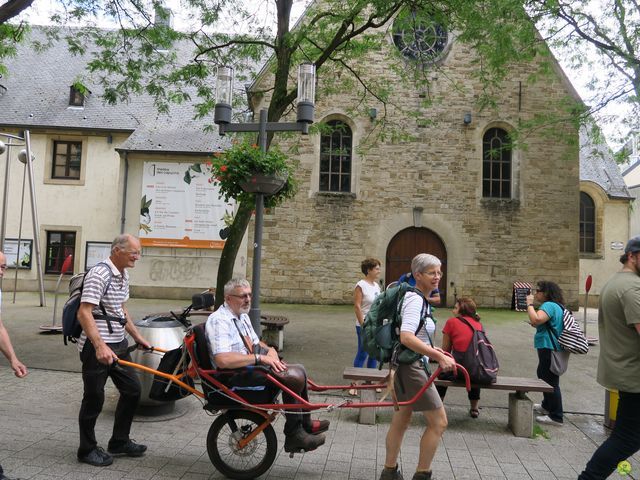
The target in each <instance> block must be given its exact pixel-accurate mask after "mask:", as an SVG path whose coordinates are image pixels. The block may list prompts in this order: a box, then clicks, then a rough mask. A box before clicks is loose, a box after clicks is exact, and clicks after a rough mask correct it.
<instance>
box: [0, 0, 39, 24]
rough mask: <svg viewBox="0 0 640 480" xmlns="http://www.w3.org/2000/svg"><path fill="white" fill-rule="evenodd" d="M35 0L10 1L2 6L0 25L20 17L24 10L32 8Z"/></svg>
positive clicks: (0, 7) (0, 8) (0, 9)
mask: <svg viewBox="0 0 640 480" xmlns="http://www.w3.org/2000/svg"><path fill="white" fill-rule="evenodd" d="M32 3H33V0H9V1H8V2H7V3H5V4H4V5H2V6H0V24H3V23H5V22H6V21H7V20H10V19H12V18H13V17H15V16H17V15H19V14H20V13H21V12H22V11H23V10H26V9H27V8H29V7H30V6H31V4H32Z"/></svg>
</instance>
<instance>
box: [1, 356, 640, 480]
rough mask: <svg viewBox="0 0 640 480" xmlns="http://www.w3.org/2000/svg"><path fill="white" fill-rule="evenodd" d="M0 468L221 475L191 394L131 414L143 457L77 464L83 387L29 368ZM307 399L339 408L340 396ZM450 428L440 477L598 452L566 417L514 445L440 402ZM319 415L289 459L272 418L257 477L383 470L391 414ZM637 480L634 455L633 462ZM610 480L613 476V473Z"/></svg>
mask: <svg viewBox="0 0 640 480" xmlns="http://www.w3.org/2000/svg"><path fill="white" fill-rule="evenodd" d="M0 385H2V388H1V389H0V463H1V464H2V465H3V467H4V468H5V471H6V473H7V474H9V475H11V476H14V477H19V478H24V479H37V480H44V479H65V480H70V479H78V480H80V479H82V480H84V479H140V480H143V479H149V480H168V479H218V478H224V477H223V476H222V475H220V474H219V473H218V472H217V471H216V470H215V469H214V468H213V466H212V464H211V463H210V461H209V458H208V455H207V448H206V438H207V431H208V429H209V426H210V425H211V422H212V420H213V418H210V417H209V416H208V414H207V413H206V412H205V411H204V410H202V408H201V405H200V403H199V402H198V400H197V399H196V398H194V397H190V398H187V399H184V400H180V401H179V402H177V403H176V410H175V411H174V412H173V413H169V414H166V415H164V416H161V417H157V418H153V417H136V421H135V423H134V425H133V430H132V437H133V438H135V439H136V440H137V441H139V442H142V443H145V444H147V445H148V446H149V450H148V452H147V454H146V455H145V456H144V457H141V458H116V459H115V461H114V463H113V465H111V466H109V467H103V468H97V467H91V466H88V465H84V464H80V463H78V462H77V461H76V457H75V453H76V448H77V442H78V434H77V414H78V409H79V402H80V396H81V390H82V384H81V379H80V375H79V374H77V373H73V372H60V371H51V370H43V369H32V370H31V372H30V374H29V376H28V377H26V378H25V379H17V378H15V377H14V376H13V374H12V372H11V370H10V369H9V368H8V367H6V366H1V367H0ZM108 385H109V387H108V389H107V400H106V402H105V409H104V411H103V414H102V415H101V416H100V418H99V420H98V424H97V428H96V432H97V435H98V439H99V442H100V443H101V445H103V446H106V442H107V440H108V438H109V435H110V429H111V426H112V424H113V411H114V408H115V402H116V398H117V392H116V391H115V389H114V388H113V387H111V386H110V385H111V384H110V383H109V384H108ZM314 400H317V401H325V400H327V401H328V402H336V403H337V402H339V401H340V397H337V396H317V397H314ZM447 411H448V415H449V429H448V430H447V432H446V433H445V436H444V439H443V442H442V444H441V446H440V448H439V449H438V453H437V456H436V458H435V461H434V465H433V468H434V472H435V477H436V478H438V479H441V480H442V479H494V478H495V479H498V478H501V479H504V478H506V479H514V480H516V479H518V480H519V479H534V480H542V479H575V478H576V477H577V474H578V472H579V471H581V469H582V468H583V467H584V465H585V463H586V461H587V460H588V459H589V458H590V456H591V454H592V453H593V451H594V450H595V448H596V446H597V445H598V444H599V443H600V442H602V440H603V439H604V438H605V436H606V433H605V432H606V431H605V429H604V428H603V427H602V425H601V424H602V416H598V415H583V414H569V415H567V416H566V424H565V426H564V427H561V428H557V427H548V428H547V429H546V433H547V435H548V438H544V437H543V436H538V437H537V438H533V439H525V438H516V437H514V436H513V435H512V434H511V433H510V432H509V431H508V430H507V427H506V423H507V410H506V408H497V407H486V408H483V409H482V410H481V414H480V417H479V418H478V419H475V420H474V419H471V418H470V417H468V415H467V406H466V405H447ZM317 416H319V417H322V418H329V419H331V420H332V423H331V429H330V430H329V432H328V434H327V443H326V444H325V445H324V446H323V447H321V448H319V449H318V450H316V451H314V452H310V453H307V454H304V455H296V456H295V457H294V458H293V459H292V458H290V457H289V455H288V454H286V453H284V451H283V450H282V445H283V438H282V433H281V429H282V424H283V420H282V419H278V421H277V422H276V425H275V429H276V431H277V435H278V444H279V449H280V451H279V454H278V456H277V458H276V460H275V463H274V465H273V467H272V468H271V469H270V471H269V472H267V474H266V475H264V476H263V478H265V479H267V480H276V479H294V480H307V479H323V480H351V479H353V480H360V479H362V480H364V479H372V480H375V479H377V478H378V475H379V473H380V469H381V468H382V465H383V463H384V439H385V434H386V431H387V429H388V426H389V420H390V418H391V411H390V410H379V411H378V424H377V425H374V426H365V425H359V424H358V423H357V411H356V410H353V409H336V410H334V411H332V412H331V413H324V412H323V413H319V414H318V415H317ZM422 429H423V421H422V417H421V416H419V415H415V416H414V420H413V423H412V426H411V428H410V430H409V431H408V432H407V435H406V437H405V441H404V443H403V449H402V452H401V467H402V470H403V471H404V472H405V477H406V478H411V475H412V474H413V471H414V470H415V466H416V463H417V457H418V439H419V436H420V434H421V432H422ZM631 464H632V472H631V475H630V476H627V478H633V479H637V478H638V472H640V458H639V457H638V456H636V457H635V458H634V459H631ZM612 478H618V474H617V473H614V475H613V476H612Z"/></svg>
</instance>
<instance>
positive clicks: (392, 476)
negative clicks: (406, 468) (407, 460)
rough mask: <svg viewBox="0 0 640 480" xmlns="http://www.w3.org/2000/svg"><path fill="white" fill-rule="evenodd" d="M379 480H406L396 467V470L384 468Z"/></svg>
mask: <svg viewBox="0 0 640 480" xmlns="http://www.w3.org/2000/svg"><path fill="white" fill-rule="evenodd" d="M379 480H404V477H403V476H402V473H401V472H400V470H398V465H396V466H395V467H394V468H388V467H384V468H383V469H382V472H380V479H379Z"/></svg>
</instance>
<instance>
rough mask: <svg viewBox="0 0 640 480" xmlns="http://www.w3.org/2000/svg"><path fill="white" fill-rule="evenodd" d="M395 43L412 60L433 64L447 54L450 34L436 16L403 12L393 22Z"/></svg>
mask: <svg viewBox="0 0 640 480" xmlns="http://www.w3.org/2000/svg"><path fill="white" fill-rule="evenodd" d="M392 32H393V43H394V44H395V46H396V48H397V49H398V50H399V51H400V53H401V54H402V55H403V56H404V57H406V58H408V59H411V60H416V61H421V62H425V63H433V62H435V61H437V60H440V59H441V58H442V57H443V56H444V54H445V53H446V50H447V46H448V44H449V32H448V31H447V29H446V27H445V26H443V25H442V24H441V23H440V22H438V20H437V19H436V17H435V16H434V15H431V14H429V13H427V12H416V11H403V12H401V13H400V14H399V15H398V16H397V17H396V19H395V20H394V22H393V30H392Z"/></svg>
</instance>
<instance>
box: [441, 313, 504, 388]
mask: <svg viewBox="0 0 640 480" xmlns="http://www.w3.org/2000/svg"><path fill="white" fill-rule="evenodd" d="M457 318H458V320H460V321H461V322H462V323H464V324H466V325H467V326H468V327H469V328H470V329H471V330H473V336H472V337H471V341H470V342H469V346H468V347H467V349H466V350H465V351H464V352H458V351H456V350H453V351H452V352H451V353H452V355H453V358H454V359H455V361H456V362H457V363H459V364H460V365H462V366H463V367H464V368H466V369H467V372H469V378H470V379H471V383H476V384H481V385H482V384H485V385H486V384H489V383H495V381H496V378H497V377H498V369H499V368H500V365H499V364H498V357H497V356H496V352H495V350H494V348H493V345H492V344H491V342H490V341H489V339H488V338H487V335H486V333H484V329H482V330H476V329H475V328H473V326H471V324H470V323H469V322H468V321H467V320H466V319H465V318H463V317H462V316H460V317H457ZM458 378H460V377H458Z"/></svg>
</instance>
